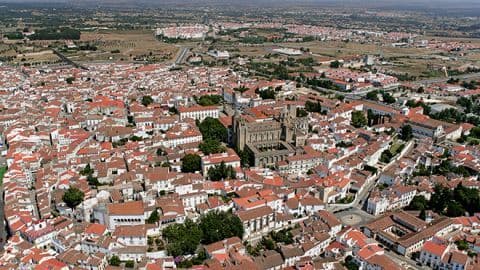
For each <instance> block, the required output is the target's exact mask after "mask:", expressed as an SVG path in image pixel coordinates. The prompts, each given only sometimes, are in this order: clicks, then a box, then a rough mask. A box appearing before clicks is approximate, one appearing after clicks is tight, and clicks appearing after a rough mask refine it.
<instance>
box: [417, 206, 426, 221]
mask: <svg viewBox="0 0 480 270" xmlns="http://www.w3.org/2000/svg"><path fill="white" fill-rule="evenodd" d="M418 218H420V219H422V220H425V219H426V218H427V213H426V211H425V209H422V210H420V215H419V216H418Z"/></svg>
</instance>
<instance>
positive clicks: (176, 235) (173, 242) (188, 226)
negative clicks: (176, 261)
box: [162, 219, 202, 257]
mask: <svg viewBox="0 0 480 270" xmlns="http://www.w3.org/2000/svg"><path fill="white" fill-rule="evenodd" d="M162 233H163V237H164V238H165V239H166V240H167V241H168V244H167V252H168V254H170V255H172V256H175V257H177V256H181V255H187V254H194V253H195V251H196V250H197V247H198V245H199V244H200V241H201V240H202V231H201V230H200V228H199V227H198V225H197V224H196V223H195V222H193V221H192V220H190V219H187V220H186V221H185V223H183V224H173V225H170V226H168V227H167V228H165V229H164V230H163V232H162Z"/></svg>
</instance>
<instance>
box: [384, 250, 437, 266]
mask: <svg viewBox="0 0 480 270" xmlns="http://www.w3.org/2000/svg"><path fill="white" fill-rule="evenodd" d="M385 255H386V256H388V257H389V258H390V259H391V260H393V261H394V262H396V263H398V264H399V265H401V266H402V267H403V269H407V270H418V269H422V270H423V269H425V270H427V269H430V268H428V267H426V266H418V265H417V262H415V261H414V260H412V259H410V258H409V257H405V256H402V255H399V254H397V253H395V252H393V251H387V250H385Z"/></svg>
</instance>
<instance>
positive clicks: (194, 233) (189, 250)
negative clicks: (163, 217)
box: [163, 211, 243, 257]
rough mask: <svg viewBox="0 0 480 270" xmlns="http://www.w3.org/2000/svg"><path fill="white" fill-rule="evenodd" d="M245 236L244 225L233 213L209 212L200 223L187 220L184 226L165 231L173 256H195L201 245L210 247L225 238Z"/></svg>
mask: <svg viewBox="0 0 480 270" xmlns="http://www.w3.org/2000/svg"><path fill="white" fill-rule="evenodd" d="M233 236H238V237H239V238H240V239H241V238H242V236H243V224H242V222H241V221H240V219H239V218H238V217H237V216H235V215H233V214H232V213H231V212H219V211H215V212H209V213H207V214H205V215H202V216H201V217H200V219H199V221H198V223H195V222H193V221H192V220H190V219H187V220H186V221H185V223H183V224H173V225H170V226H168V227H167V228H165V229H164V230H163V237H164V238H165V239H166V240H167V242H168V243H167V252H168V254H170V255H172V256H175V257H176V256H181V255H188V254H194V253H195V251H196V250H197V248H198V246H199V244H200V243H202V244H204V245H208V244H211V243H214V242H217V241H220V240H223V239H225V238H229V237H233Z"/></svg>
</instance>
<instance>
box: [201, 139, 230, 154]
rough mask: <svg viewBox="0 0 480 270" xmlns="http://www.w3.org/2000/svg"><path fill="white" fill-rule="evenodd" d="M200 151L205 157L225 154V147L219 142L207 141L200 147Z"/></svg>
mask: <svg viewBox="0 0 480 270" xmlns="http://www.w3.org/2000/svg"><path fill="white" fill-rule="evenodd" d="M198 148H199V149H200V151H202V152H203V153H204V154H205V155H210V154H216V153H223V152H225V150H226V149H225V147H224V146H223V145H222V144H221V143H220V142H219V141H218V140H212V139H206V140H204V141H203V142H201V143H200V144H199V145H198Z"/></svg>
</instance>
